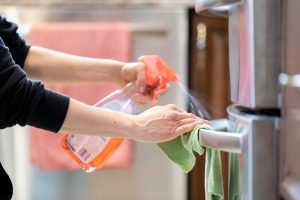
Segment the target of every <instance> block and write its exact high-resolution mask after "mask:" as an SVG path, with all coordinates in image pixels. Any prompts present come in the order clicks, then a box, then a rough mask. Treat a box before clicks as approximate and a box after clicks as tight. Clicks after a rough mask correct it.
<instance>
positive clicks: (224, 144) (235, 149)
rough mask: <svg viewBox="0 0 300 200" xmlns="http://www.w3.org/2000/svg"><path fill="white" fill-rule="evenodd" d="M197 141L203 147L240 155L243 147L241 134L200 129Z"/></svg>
mask: <svg viewBox="0 0 300 200" xmlns="http://www.w3.org/2000/svg"><path fill="white" fill-rule="evenodd" d="M199 141H200V144H201V145H202V146H204V147H208V148H212V149H217V150H220V151H225V152H229V153H241V152H242V147H243V141H242V134H237V133H230V132H221V131H213V130H206V129H201V130H199Z"/></svg>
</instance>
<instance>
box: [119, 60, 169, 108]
mask: <svg viewBox="0 0 300 200" xmlns="http://www.w3.org/2000/svg"><path fill="white" fill-rule="evenodd" d="M121 78H122V81H123V82H125V83H130V82H132V81H136V93H135V95H134V96H133V97H132V98H133V99H134V100H135V102H136V103H138V104H139V105H144V104H147V103H148V102H150V101H151V102H152V104H153V105H155V104H156V103H157V100H158V98H159V97H160V96H162V95H164V94H165V92H166V91H167V90H168V87H166V88H164V89H159V88H158V87H157V86H152V87H149V86H148V85H147V83H146V76H145V66H144V64H143V63H141V62H134V63H127V64H126V65H125V66H124V67H123V68H122V70H121Z"/></svg>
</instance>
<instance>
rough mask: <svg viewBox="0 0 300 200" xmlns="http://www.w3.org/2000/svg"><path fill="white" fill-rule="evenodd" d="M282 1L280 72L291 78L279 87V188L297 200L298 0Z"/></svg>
mask: <svg viewBox="0 0 300 200" xmlns="http://www.w3.org/2000/svg"><path fill="white" fill-rule="evenodd" d="M283 2H284V3H283V25H284V26H283V30H284V32H283V36H284V37H283V50H284V51H283V54H284V55H283V58H284V59H283V62H282V63H283V64H282V66H283V68H282V71H283V72H284V73H285V74H287V75H289V76H290V77H291V78H292V79H290V80H288V82H286V83H287V86H283V87H282V96H283V101H282V102H283V103H282V113H283V114H282V126H281V130H280V137H281V138H280V147H281V159H280V164H281V165H280V189H281V194H282V195H283V196H284V199H287V200H294V199H295V200H296V199H299V197H300V156H299V155H300V131H299V130H300V101H299V99H300V90H299V81H296V80H297V79H298V78H297V77H299V74H300V67H299V62H300V57H299V51H300V37H299V36H300V26H299V19H300V13H299V8H300V1H299V0H288V1H283ZM298 80H299V79H298ZM281 81H282V80H281ZM282 82H284V81H282Z"/></svg>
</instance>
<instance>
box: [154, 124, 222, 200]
mask: <svg viewBox="0 0 300 200" xmlns="http://www.w3.org/2000/svg"><path fill="white" fill-rule="evenodd" d="M199 129H212V128H211V126H209V125H207V124H204V125H199V126H197V127H196V128H194V129H193V130H192V131H191V132H189V133H186V134H184V135H181V136H179V137H177V138H175V139H174V140H171V141H168V142H162V143H159V144H158V146H159V147H160V148H161V149H162V151H163V152H164V153H165V154H166V155H167V156H168V157H169V158H170V159H171V160H172V161H173V162H174V163H176V164H177V165H179V166H180V167H181V169H183V170H184V171H185V172H186V173H188V172H190V171H191V170H192V169H193V167H194V165H195V163H196V158H195V155H194V152H196V153H198V154H199V155H202V154H203V153H204V151H205V149H204V148H203V147H202V146H201V145H200V142H199ZM204 185H205V199H206V200H222V199H224V191H223V179H222V168H221V156H220V152H219V151H218V150H214V149H209V148H206V154H205V180H204Z"/></svg>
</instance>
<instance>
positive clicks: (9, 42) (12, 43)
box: [0, 16, 30, 68]
mask: <svg viewBox="0 0 300 200" xmlns="http://www.w3.org/2000/svg"><path fill="white" fill-rule="evenodd" d="M17 29H18V26H17V25H16V24H14V23H11V22H8V21H7V20H6V19H5V18H3V17H1V16H0V37H1V38H2V40H3V41H4V44H5V46H7V47H8V48H9V51H10V53H11V55H12V57H13V59H14V61H15V62H16V64H18V65H19V66H20V67H22V68H23V66H24V62H25V59H26V56H27V54H28V51H29V48H30V46H28V45H26V43H25V41H24V40H23V39H21V38H20V36H19V35H18V33H17Z"/></svg>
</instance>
